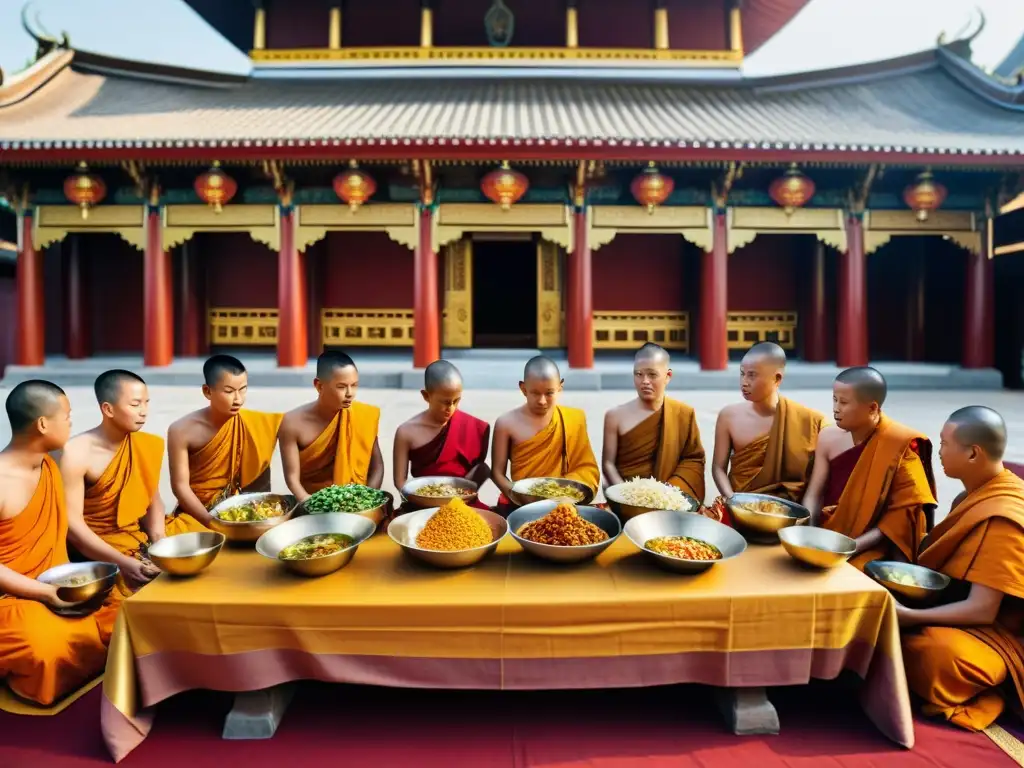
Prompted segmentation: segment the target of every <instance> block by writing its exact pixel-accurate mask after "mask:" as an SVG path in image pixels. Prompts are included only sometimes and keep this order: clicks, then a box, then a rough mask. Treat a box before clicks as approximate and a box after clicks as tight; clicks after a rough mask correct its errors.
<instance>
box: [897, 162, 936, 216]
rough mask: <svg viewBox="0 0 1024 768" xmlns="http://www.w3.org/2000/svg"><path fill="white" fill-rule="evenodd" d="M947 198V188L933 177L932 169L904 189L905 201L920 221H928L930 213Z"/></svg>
mask: <svg viewBox="0 0 1024 768" xmlns="http://www.w3.org/2000/svg"><path fill="white" fill-rule="evenodd" d="M945 200H946V188H945V187H944V186H942V185H941V184H939V182H937V181H934V180H933V179H932V173H931V171H925V172H924V173H922V174H920V175H919V176H918V177H917V181H916V182H915V183H914V184H910V185H909V186H908V187H907V188H906V189H904V190H903V202H905V203H906V204H907V207H909V208H910V209H911V210H912V211H913V212H914V213H915V214H917V220H918V221H927V220H928V214H929V213H930V212H931V211H934V210H936V209H937V208H939V207H940V206H941V205H942V203H943V202H945Z"/></svg>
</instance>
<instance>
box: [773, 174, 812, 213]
mask: <svg viewBox="0 0 1024 768" xmlns="http://www.w3.org/2000/svg"><path fill="white" fill-rule="evenodd" d="M768 194H769V196H770V197H771V199H772V200H774V201H775V203H776V204H777V205H780V206H781V207H782V210H784V211H785V212H786V215H787V216H792V215H793V211H795V210H796V209H797V208H802V207H803V206H805V205H806V204H807V201H808V200H810V199H811V198H812V197H814V182H813V181H811V180H810V179H809V178H807V177H806V176H804V175H803V174H802V173H801V172H800V169H799V168H797V166H796V163H790V166H789V170H788V171H786V173H785V174H783V175H782V176H780V177H779V178H777V179H776V180H775V181H773V182H772V184H771V186H770V187H768Z"/></svg>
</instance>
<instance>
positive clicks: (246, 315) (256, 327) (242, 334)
mask: <svg viewBox="0 0 1024 768" xmlns="http://www.w3.org/2000/svg"><path fill="white" fill-rule="evenodd" d="M210 344H211V345H213V346H223V347H242V346H246V347H249V346H253V347H256V346H270V347H272V346H276V345H277V310H276V309H263V308H260V309H242V308H238V307H220V308H218V309H211V310H210Z"/></svg>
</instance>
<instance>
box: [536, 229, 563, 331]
mask: <svg viewBox="0 0 1024 768" xmlns="http://www.w3.org/2000/svg"><path fill="white" fill-rule="evenodd" d="M563 263H564V259H563V258H562V251H561V249H560V248H559V246H558V245H556V244H555V243H551V242H548V241H547V240H540V241H538V243H537V346H538V347H539V348H541V349H557V348H559V347H562V346H564V345H565V336H564V331H565V312H564V310H563V302H562V282H563V281H562V264H563Z"/></svg>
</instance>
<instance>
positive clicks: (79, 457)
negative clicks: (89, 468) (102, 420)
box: [60, 429, 96, 467]
mask: <svg viewBox="0 0 1024 768" xmlns="http://www.w3.org/2000/svg"><path fill="white" fill-rule="evenodd" d="M95 448H96V429H90V430H89V431H88V432H83V433H82V434H80V435H75V436H74V437H72V438H71V439H70V440H68V442H67V443H66V444H65V446H64V451H63V453H62V454H61V462H60V465H61V466H62V467H67V466H69V465H72V466H75V465H80V464H83V463H84V462H86V461H88V459H89V456H90V455H91V454H92V452H93V450H94V449H95Z"/></svg>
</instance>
